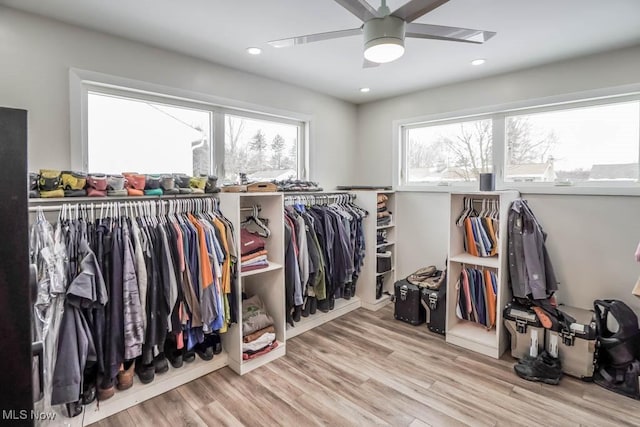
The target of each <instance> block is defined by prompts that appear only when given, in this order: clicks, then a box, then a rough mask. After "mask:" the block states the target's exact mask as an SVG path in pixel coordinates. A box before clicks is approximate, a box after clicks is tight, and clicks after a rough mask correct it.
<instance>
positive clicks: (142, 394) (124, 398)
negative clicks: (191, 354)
mask: <svg viewBox="0 0 640 427" xmlns="http://www.w3.org/2000/svg"><path fill="white" fill-rule="evenodd" d="M227 364H228V359H227V353H226V352H224V351H223V352H222V353H220V354H216V355H215V356H214V357H213V359H211V360H209V361H204V360H202V359H200V357H198V356H196V360H195V361H193V362H191V363H186V362H185V363H184V365H182V367H181V368H177V369H176V368H174V367H173V366H171V364H169V372H166V373H164V374H156V376H155V378H154V380H153V381H152V382H150V383H149V384H142V383H141V382H140V380H139V379H138V376H137V375H135V376H134V377H133V387H131V388H130V389H128V390H124V391H117V390H116V394H115V395H114V396H113V397H112V398H111V399H108V400H105V401H102V402H100V407H99V408H98V405H97V402H94V403H92V404H90V405H86V406H85V407H84V415H82V416H81V417H83V418H84V419H83V425H89V424H92V423H95V422H97V421H100V420H102V419H104V418H107V417H109V416H111V415H113V414H115V413H117V412H120V411H124V410H125V409H128V408H130V407H132V406H135V405H137V404H138V403H141V402H144V401H145V400H148V399H151V398H153V397H156V396H158V395H160V394H162V393H165V392H167V391H169V390H172V389H174V388H176V387H179V386H181V385H183V384H186V383H188V382H189V381H193V380H195V379H196V378H200V377H201V376H204V375H207V374H209V373H211V372H213V371H216V370H218V369H220V368H223V367H225V366H227ZM81 417H78V418H81Z"/></svg>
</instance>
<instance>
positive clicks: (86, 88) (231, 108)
mask: <svg viewBox="0 0 640 427" xmlns="http://www.w3.org/2000/svg"><path fill="white" fill-rule="evenodd" d="M90 91H91V92H100V93H104V94H110V95H116V96H123V97H128V98H131V97H132V94H135V97H136V98H137V99H141V100H147V101H151V102H159V103H165V104H166V103H168V101H170V104H171V105H178V106H184V107H190V108H197V109H202V110H206V111H210V112H212V113H213V114H212V117H213V134H212V135H211V139H212V145H213V146H212V156H214V159H215V163H214V164H213V165H214V169H215V173H216V174H218V175H219V176H222V173H223V171H224V166H223V159H224V137H225V135H224V114H232V115H236V116H240V117H246V118H254V119H260V120H273V121H274V122H279V123H284V124H293V125H296V126H300V129H301V131H300V135H298V150H299V153H298V176H299V179H301V180H308V179H309V176H310V175H311V173H310V172H311V171H310V170H309V152H310V149H311V133H310V128H311V123H312V122H313V116H312V115H309V114H303V113H298V112H292V111H288V110H282V109H277V108H273V107H267V106H263V105H258V104H252V103H248V102H243V101H238V100H234V99H229V98H223V97H218V96H214V95H209V94H206V93H200V92H194V91H190V90H185V89H180V88H176V87H170V86H164V85H160V84H155V83H149V82H144V81H140V80H133V79H128V78H125V77H119V76H113V75H109V74H104V73H99V72H95V71H89V70H82V69H78V68H70V69H69V107H70V112H69V113H70V135H69V136H70V145H71V146H70V148H71V159H70V160H71V167H72V169H74V170H82V171H87V166H88V150H87V147H88V129H87V111H88V110H87V99H88V93H89V92H90Z"/></svg>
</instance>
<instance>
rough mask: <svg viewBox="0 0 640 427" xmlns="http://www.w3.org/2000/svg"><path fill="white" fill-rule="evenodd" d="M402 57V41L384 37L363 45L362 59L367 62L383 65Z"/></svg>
mask: <svg viewBox="0 0 640 427" xmlns="http://www.w3.org/2000/svg"><path fill="white" fill-rule="evenodd" d="M402 55H404V40H400V39H396V38H392V37H385V38H381V39H376V40H372V41H371V42H369V43H367V44H365V49H364V57H365V59H366V60H367V61H371V62H377V63H378V64H384V63H385V62H392V61H395V60H396V59H398V58H400V57H401V56H402Z"/></svg>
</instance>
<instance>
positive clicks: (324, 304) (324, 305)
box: [318, 298, 329, 313]
mask: <svg viewBox="0 0 640 427" xmlns="http://www.w3.org/2000/svg"><path fill="white" fill-rule="evenodd" d="M318 310H320V311H321V312H323V313H328V312H329V298H325V299H322V300H319V301H318Z"/></svg>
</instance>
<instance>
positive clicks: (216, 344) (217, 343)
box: [211, 332, 222, 354]
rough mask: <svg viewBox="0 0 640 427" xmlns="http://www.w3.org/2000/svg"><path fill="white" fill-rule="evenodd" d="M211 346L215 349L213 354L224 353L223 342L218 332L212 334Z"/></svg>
mask: <svg viewBox="0 0 640 427" xmlns="http://www.w3.org/2000/svg"><path fill="white" fill-rule="evenodd" d="M211 344H212V347H213V354H220V353H222V340H221V339H220V334H218V333H217V332H214V333H212V334H211Z"/></svg>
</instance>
